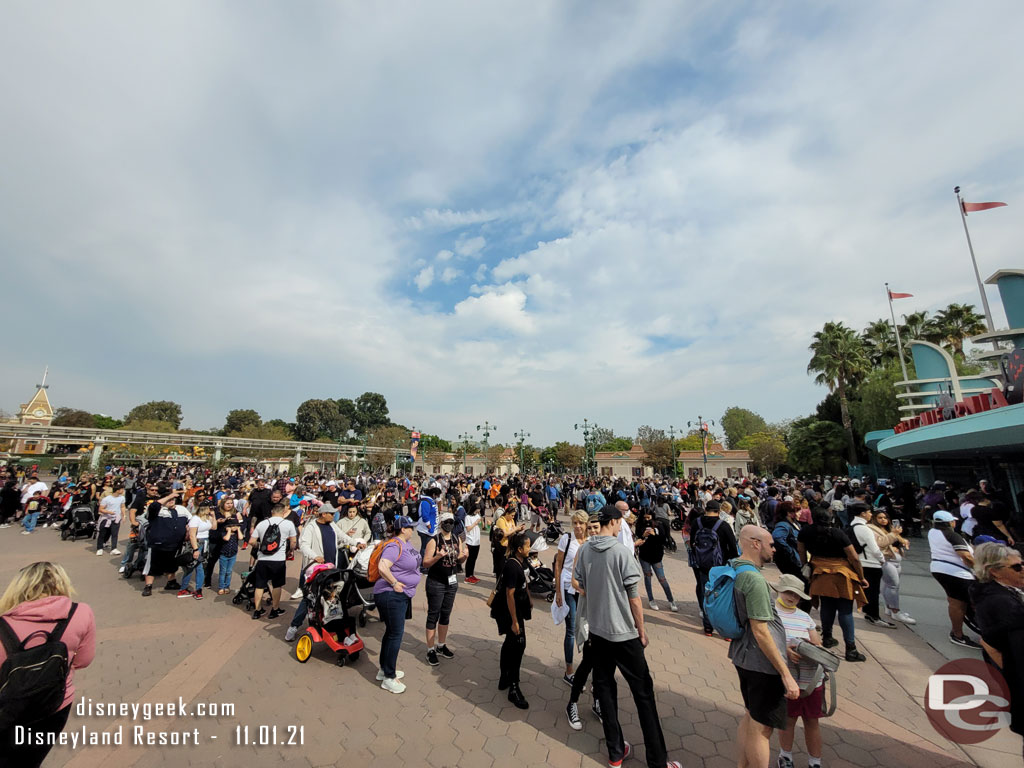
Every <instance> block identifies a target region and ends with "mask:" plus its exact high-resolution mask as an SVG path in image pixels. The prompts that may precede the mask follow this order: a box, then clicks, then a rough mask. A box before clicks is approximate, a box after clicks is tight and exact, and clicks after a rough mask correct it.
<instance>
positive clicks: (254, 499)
mask: <svg viewBox="0 0 1024 768" xmlns="http://www.w3.org/2000/svg"><path fill="white" fill-rule="evenodd" d="M271 495H272V494H271V491H270V489H269V488H267V481H266V480H264V479H263V478H262V477H260V478H257V479H256V488H255V489H254V490H253V491H251V492H250V493H249V516H248V517H247V518H246V519H245V530H244V531H243V534H244V538H243V539H242V541H243V543H242V549H245V547H246V545H247V544H248V543H249V531H250V530H252V529H253V528H254V527H255V526H256V524H257V523H258V522H260V520H265V519H266V518H268V517H270V510H271V508H272V507H273V506H274V503H273V502H272V501H271ZM278 500H279V501H280V497H279V498H278Z"/></svg>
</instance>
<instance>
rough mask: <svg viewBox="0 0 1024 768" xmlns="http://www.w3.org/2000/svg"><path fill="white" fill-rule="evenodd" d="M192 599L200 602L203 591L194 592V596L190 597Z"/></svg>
mask: <svg viewBox="0 0 1024 768" xmlns="http://www.w3.org/2000/svg"><path fill="white" fill-rule="evenodd" d="M192 597H193V598H195V599H196V600H202V599H203V590H201V589H197V590H196V591H195V594H194V595H192Z"/></svg>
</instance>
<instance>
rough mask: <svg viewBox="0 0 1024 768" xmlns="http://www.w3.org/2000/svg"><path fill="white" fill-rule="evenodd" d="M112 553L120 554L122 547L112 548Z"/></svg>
mask: <svg viewBox="0 0 1024 768" xmlns="http://www.w3.org/2000/svg"><path fill="white" fill-rule="evenodd" d="M110 554H112V555H120V554H121V550H120V549H112V550H110Z"/></svg>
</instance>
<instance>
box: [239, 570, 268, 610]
mask: <svg viewBox="0 0 1024 768" xmlns="http://www.w3.org/2000/svg"><path fill="white" fill-rule="evenodd" d="M252 574H253V572H252V571H244V572H243V573H242V586H240V587H239V588H238V591H237V592H236V593H235V596H234V597H232V598H231V604H232V605H241V604H242V601H243V600H244V601H245V610H247V611H251V610H252V609H253V608H255V606H256V603H255V600H256V585H255V584H253V583H252ZM268 594H269V590H268ZM266 598H267V595H264V598H263V599H264V600H266Z"/></svg>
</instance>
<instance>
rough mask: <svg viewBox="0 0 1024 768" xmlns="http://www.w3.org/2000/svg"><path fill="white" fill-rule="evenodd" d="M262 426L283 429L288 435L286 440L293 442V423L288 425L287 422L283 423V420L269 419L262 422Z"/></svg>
mask: <svg viewBox="0 0 1024 768" xmlns="http://www.w3.org/2000/svg"><path fill="white" fill-rule="evenodd" d="M263 426H265V427H279V428H281V429H283V430H284V431H285V432H287V433H288V434H289V435H290V437H288V438H287V439H288V440H294V439H295V424H294V423H289V422H287V421H285V420H284V419H271V420H270V421H265V422H263Z"/></svg>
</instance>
